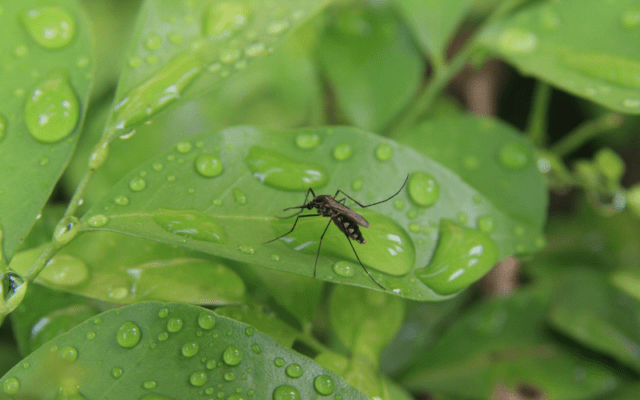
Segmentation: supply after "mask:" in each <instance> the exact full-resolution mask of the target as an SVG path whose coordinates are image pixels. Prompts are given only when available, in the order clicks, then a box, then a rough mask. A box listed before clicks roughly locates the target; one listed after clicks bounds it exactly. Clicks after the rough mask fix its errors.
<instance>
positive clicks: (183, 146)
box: [176, 141, 193, 154]
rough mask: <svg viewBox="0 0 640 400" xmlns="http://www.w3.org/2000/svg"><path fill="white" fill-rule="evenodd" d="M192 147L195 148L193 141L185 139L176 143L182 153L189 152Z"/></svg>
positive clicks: (177, 148)
mask: <svg viewBox="0 0 640 400" xmlns="http://www.w3.org/2000/svg"><path fill="white" fill-rule="evenodd" d="M192 148H193V145H192V144H191V142H187V141H183V142H180V143H178V144H176V150H178V153H181V154H187V153H188V152H190V151H191V149H192Z"/></svg>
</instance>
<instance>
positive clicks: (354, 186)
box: [351, 178, 363, 192]
mask: <svg viewBox="0 0 640 400" xmlns="http://www.w3.org/2000/svg"><path fill="white" fill-rule="evenodd" d="M362 185H363V183H362V178H356V179H355V180H354V181H353V182H351V189H353V190H355V191H356V192H357V191H359V190H362Z"/></svg>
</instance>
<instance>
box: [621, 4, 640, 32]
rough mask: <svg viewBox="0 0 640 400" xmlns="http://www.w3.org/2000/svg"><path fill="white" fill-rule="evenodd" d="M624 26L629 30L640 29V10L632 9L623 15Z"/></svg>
mask: <svg viewBox="0 0 640 400" xmlns="http://www.w3.org/2000/svg"><path fill="white" fill-rule="evenodd" d="M622 25H623V26H624V27H625V28H629V29H633V28H638V27H640V8H635V9H630V10H627V11H625V12H624V13H622Z"/></svg>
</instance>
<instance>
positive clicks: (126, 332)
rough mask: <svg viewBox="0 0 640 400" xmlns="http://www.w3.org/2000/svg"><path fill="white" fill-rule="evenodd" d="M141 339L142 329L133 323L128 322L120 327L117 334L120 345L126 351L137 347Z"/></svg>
mask: <svg viewBox="0 0 640 400" xmlns="http://www.w3.org/2000/svg"><path fill="white" fill-rule="evenodd" d="M141 337H142V332H141V331H140V327H139V326H138V325H136V324H135V322H132V321H127V322H125V323H123V324H122V325H120V327H119V328H118V333H117V334H116V340H117V342H118V344H119V345H120V346H121V347H124V348H125V349H130V348H132V347H135V346H136V345H137V344H138V343H139V342H140V339H141Z"/></svg>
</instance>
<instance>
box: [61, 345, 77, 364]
mask: <svg viewBox="0 0 640 400" xmlns="http://www.w3.org/2000/svg"><path fill="white" fill-rule="evenodd" d="M58 356H60V358H62V359H63V360H66V361H71V362H74V361H76V360H77V359H78V350H76V349H75V348H74V347H71V346H62V347H60V349H59V350H58Z"/></svg>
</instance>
